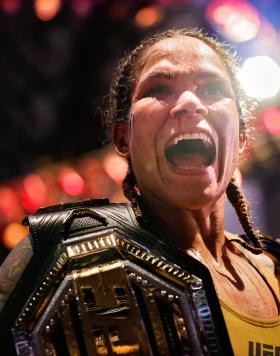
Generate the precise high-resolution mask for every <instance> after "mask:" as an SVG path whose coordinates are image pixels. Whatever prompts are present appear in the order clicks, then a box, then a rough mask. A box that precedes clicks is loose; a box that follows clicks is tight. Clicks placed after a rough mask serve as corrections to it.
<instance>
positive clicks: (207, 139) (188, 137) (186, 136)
mask: <svg viewBox="0 0 280 356" xmlns="http://www.w3.org/2000/svg"><path fill="white" fill-rule="evenodd" d="M198 139H200V140H203V141H205V142H207V143H209V144H211V139H210V137H209V136H207V135H206V134H204V133H185V134H183V135H178V136H176V137H175V138H174V140H173V141H172V144H174V145H176V144H177V143H178V142H179V141H181V140H198Z"/></svg>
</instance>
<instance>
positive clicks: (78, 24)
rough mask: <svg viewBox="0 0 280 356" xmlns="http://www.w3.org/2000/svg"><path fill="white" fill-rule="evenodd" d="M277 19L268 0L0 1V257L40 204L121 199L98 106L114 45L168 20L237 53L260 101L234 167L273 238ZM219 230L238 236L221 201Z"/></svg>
mask: <svg viewBox="0 0 280 356" xmlns="http://www.w3.org/2000/svg"><path fill="white" fill-rule="evenodd" d="M279 15H280V2H279V1H277V0H259V1H257V0H256V1H238V0H236V1H230V0H223V1H222V0H213V1H207V0H196V1H194V0H177V1H176V0H173V1H170V0H154V1H148V0H147V1H144V0H134V1H132V0H131V1H129V0H0V41H1V46H0V49H1V54H0V115H1V119H0V123H1V130H0V159H1V163H0V262H1V261H2V260H3V258H4V257H5V256H6V255H7V253H8V252H9V250H10V249H11V248H13V247H14V246H15V245H16V244H17V243H18V241H19V240H20V239H22V238H23V237H24V236H26V234H27V230H26V228H25V227H23V226H22V225H21V221H22V219H23V217H24V216H25V215H26V214H32V213H34V212H35V211H36V210H37V209H38V208H39V207H41V206H47V205H50V204H56V203H60V202H66V201H72V200H78V199H85V198H89V197H91V198H100V197H108V198H110V200H111V201H112V202H123V201H125V198H124V197H123V195H122V193H121V182H122V180H123V178H124V176H125V172H126V163H125V162H124V161H123V160H122V159H120V158H119V157H118V156H117V155H116V153H115V151H114V148H113V147H112V145H110V143H109V142H108V140H107V139H106V136H105V134H104V127H103V126H102V123H101V120H100V117H101V112H102V105H101V104H102V102H103V98H104V96H105V95H106V94H107V92H108V89H109V84H110V81H111V79H112V76H113V74H114V73H115V68H116V65H117V63H118V60H119V59H120V57H121V56H122V55H123V54H124V52H125V51H126V50H127V49H130V48H132V47H133V46H134V45H136V44H137V43H138V42H139V40H141V39H142V38H143V37H145V36H147V35H149V34H151V33H153V32H155V31H161V30H164V29H167V28H170V27H185V26H195V27H203V28H204V29H205V30H206V31H208V32H209V33H212V34H215V35H216V36H217V37H218V38H219V39H220V40H222V41H224V42H227V43H231V44H232V47H233V49H235V50H237V51H238V53H239V56H240V60H241V64H242V69H241V71H240V80H241V81H242V83H243V85H244V88H245V90H246V92H247V93H248V94H249V95H251V96H253V97H255V98H257V99H258V100H259V101H260V103H259V106H258V108H257V110H256V119H255V120H254V122H253V123H252V124H253V127H254V130H253V131H252V140H251V146H250V148H249V149H248V150H247V152H246V153H245V154H244V157H243V159H242V161H241V163H240V167H239V169H240V172H241V176H242V180H243V185H244V189H245V192H246V195H247V197H248V199H249V201H250V205H251V210H252V213H253V216H254V221H255V225H256V227H258V228H260V229H262V230H264V231H266V232H267V233H269V234H272V235H274V236H275V237H277V236H279V228H280V224H279V220H280V217H279V211H280V102H279V100H280V90H279V88H280V69H279V66H280V16H279ZM253 136H254V137H253ZM226 228H227V229H228V230H230V231H232V232H240V231H241V229H240V227H239V224H238V222H237V219H236V217H235V215H234V214H233V212H232V210H231V208H230V207H229V206H228V205H227V208H226Z"/></svg>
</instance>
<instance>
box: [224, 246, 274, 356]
mask: <svg viewBox="0 0 280 356" xmlns="http://www.w3.org/2000/svg"><path fill="white" fill-rule="evenodd" d="M242 252H243V253H244V254H245V255H246V257H247V258H248V259H249V260H250V262H251V263H252V265H253V266H254V267H255V268H256V269H257V270H258V271H259V273H260V274H261V275H262V276H263V278H264V280H265V281H266V282H267V284H268V285H269V286H270V287H271V289H272V290H273V292H274V296H275V299H276V300H277V301H278V306H279V301H280V293H279V282H278V280H277V278H276V277H275V276H273V275H272V274H271V273H269V271H268V270H266V268H265V267H261V266H260V264H259V263H258V262H257V261H256V259H254V258H253V257H252V256H251V255H249V253H247V252H246V251H243V249H242ZM252 302H253V301H252ZM220 304H221V308H222V312H223V315H224V318H225V322H226V325H227V329H228V332H229V336H230V340H231V343H232V347H233V351H234V355H235V356H280V316H278V318H276V319H272V320H267V319H265V320H263V319H258V318H253V317H250V316H248V315H245V314H242V313H240V312H238V311H237V310H234V309H232V308H231V307H229V306H228V305H227V304H226V303H225V302H223V301H221V300H220Z"/></svg>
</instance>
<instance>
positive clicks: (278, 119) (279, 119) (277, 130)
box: [262, 107, 280, 135]
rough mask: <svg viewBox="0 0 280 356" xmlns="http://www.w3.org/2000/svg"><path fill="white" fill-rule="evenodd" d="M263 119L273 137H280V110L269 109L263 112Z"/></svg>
mask: <svg viewBox="0 0 280 356" xmlns="http://www.w3.org/2000/svg"><path fill="white" fill-rule="evenodd" d="M262 118H263V123H264V126H265V128H266V130H267V131H268V132H269V133H270V134H271V135H280V109H278V108H274V107H271V108H268V109H266V110H265V111H264V112H263V114H262Z"/></svg>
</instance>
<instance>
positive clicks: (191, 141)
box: [165, 133, 216, 169]
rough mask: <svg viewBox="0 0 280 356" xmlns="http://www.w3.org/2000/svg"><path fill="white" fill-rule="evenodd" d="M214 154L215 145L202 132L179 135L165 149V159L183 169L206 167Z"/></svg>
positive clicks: (210, 162)
mask: <svg viewBox="0 0 280 356" xmlns="http://www.w3.org/2000/svg"><path fill="white" fill-rule="evenodd" d="M215 156H216V149H215V145H214V144H213V142H212V140H211V139H210V137H209V136H207V135H205V134H204V133H195V134H184V135H180V136H178V137H177V138H176V139H174V140H173V141H172V142H171V143H170V144H169V145H168V147H167V148H166V149H165V157H166V159H167V160H168V161H169V162H170V163H171V164H172V165H173V166H175V167H179V168H183V169H191V168H204V167H208V166H210V165H211V164H212V163H213V162H214V160H215Z"/></svg>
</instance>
